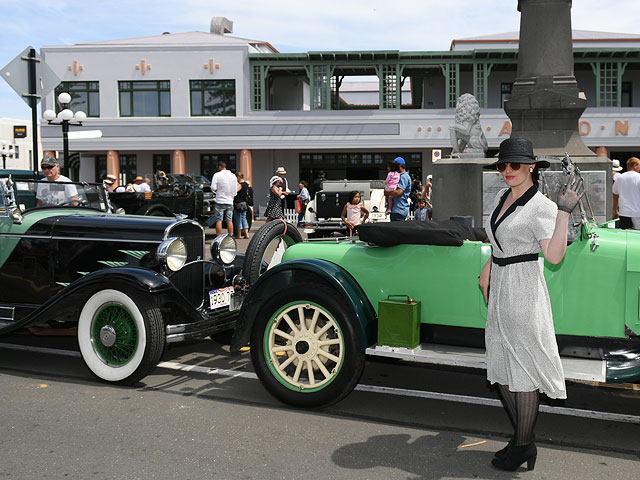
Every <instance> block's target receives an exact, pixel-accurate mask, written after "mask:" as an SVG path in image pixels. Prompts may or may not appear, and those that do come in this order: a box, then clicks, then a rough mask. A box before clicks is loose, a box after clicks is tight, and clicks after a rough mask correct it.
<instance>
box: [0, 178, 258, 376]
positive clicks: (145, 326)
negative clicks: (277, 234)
mask: <svg viewBox="0 0 640 480" xmlns="http://www.w3.org/2000/svg"><path fill="white" fill-rule="evenodd" d="M67 188H69V189H70V190H66V189H67ZM43 190H46V193H47V195H51V196H52V197H59V198H58V200H57V201H56V203H55V204H51V205H49V206H39V202H38V199H39V198H44V197H43V194H42V192H43ZM69 192H71V193H73V195H71V196H68V194H69ZM64 196H67V197H66V198H63V197H64ZM40 203H42V202H40ZM111 211H112V208H111V206H110V200H109V196H108V195H107V193H106V191H105V190H104V187H103V186H102V184H87V183H73V182H72V183H62V182H43V181H36V180H32V179H31V180H18V179H13V177H11V176H4V177H3V176H2V175H0V335H2V334H6V333H9V332H13V331H15V330H18V329H22V328H27V327H28V328H29V329H31V330H33V331H42V330H51V329H53V330H55V329H58V328H60V327H64V328H69V327H72V328H76V329H77V338H78V343H79V346H80V352H81V354H82V358H83V359H84V361H85V363H86V364H87V366H88V367H89V369H90V370H91V371H92V372H93V373H94V374H95V375H96V376H97V377H99V378H101V379H103V380H105V381H109V382H116V383H123V384H130V383H135V382H136V381H138V380H139V379H141V378H143V377H144V376H146V375H147V374H149V373H150V372H151V371H152V370H153V369H154V368H155V366H156V365H157V363H158V361H159V360H160V357H161V355H162V353H163V351H164V349H165V347H166V346H167V345H169V344H172V343H175V342H182V341H185V340H190V339H197V338H202V337H205V336H208V335H210V334H213V333H215V332H220V331H225V330H228V329H232V328H233V327H234V325H235V322H236V319H237V316H238V312H239V308H240V305H241V303H242V299H243V295H244V293H245V290H246V282H245V281H244V280H243V278H242V275H241V269H242V265H243V262H244V259H243V256H242V255H236V243H235V240H234V239H233V238H232V237H231V236H229V235H226V234H225V235H221V236H219V237H217V238H215V239H214V240H213V242H212V245H211V259H210V260H205V252H204V248H205V236H204V230H203V228H202V227H201V226H200V225H199V224H198V223H197V222H195V221H193V220H187V219H182V220H181V219H176V218H164V217H145V216H131V215H118V214H114V213H111Z"/></svg>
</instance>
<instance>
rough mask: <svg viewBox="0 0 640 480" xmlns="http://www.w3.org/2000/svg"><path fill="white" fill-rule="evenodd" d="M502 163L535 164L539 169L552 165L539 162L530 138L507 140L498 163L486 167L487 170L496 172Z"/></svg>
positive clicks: (503, 144) (543, 161)
mask: <svg viewBox="0 0 640 480" xmlns="http://www.w3.org/2000/svg"><path fill="white" fill-rule="evenodd" d="M502 163H535V164H537V165H538V168H548V167H549V166H550V165H551V164H550V163H549V162H547V161H546V160H538V157H536V156H535V155H534V154H533V144H532V143H531V140H529V139H528V138H523V137H518V138H507V139H506V140H504V141H503V142H502V143H501V144H500V153H499V154H498V161H497V162H494V163H492V164H490V165H485V166H484V167H482V168H484V169H486V170H495V169H496V167H497V166H498V165H500V164H502Z"/></svg>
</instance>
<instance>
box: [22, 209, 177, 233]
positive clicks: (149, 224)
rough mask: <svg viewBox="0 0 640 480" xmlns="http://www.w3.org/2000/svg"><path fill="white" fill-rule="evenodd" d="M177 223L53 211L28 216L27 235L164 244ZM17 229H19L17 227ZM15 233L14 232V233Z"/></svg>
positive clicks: (151, 218)
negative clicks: (124, 238)
mask: <svg viewBox="0 0 640 480" xmlns="http://www.w3.org/2000/svg"><path fill="white" fill-rule="evenodd" d="M175 221H176V219H173V218H171V219H169V218H158V217H142V216H134V215H116V214H109V213H96V212H80V211H78V210H73V211H70V212H68V213H67V212H55V213H53V214H52V213H51V211H49V212H48V215H47V214H44V212H32V213H29V214H27V215H25V216H24V221H23V223H22V225H20V226H21V227H23V228H24V230H23V233H28V234H31V235H38V236H55V237H72V238H76V239H79V240H81V239H87V240H89V239H92V238H96V237H99V238H100V239H103V240H104V239H114V240H115V239H122V238H123V236H126V238H127V239H130V240H150V241H160V240H162V237H163V236H164V232H165V230H166V229H167V227H169V226H170V225H171V224H172V223H174V222H175ZM14 227H17V225H14ZM12 230H14V229H12Z"/></svg>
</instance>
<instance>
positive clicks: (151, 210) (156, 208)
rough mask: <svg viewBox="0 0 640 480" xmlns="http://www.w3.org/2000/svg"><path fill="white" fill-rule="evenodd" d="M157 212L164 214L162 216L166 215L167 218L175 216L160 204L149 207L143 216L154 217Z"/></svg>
mask: <svg viewBox="0 0 640 480" xmlns="http://www.w3.org/2000/svg"><path fill="white" fill-rule="evenodd" d="M155 212H160V213H162V215H164V216H165V217H173V216H175V215H174V214H173V213H172V212H171V210H169V208H167V207H166V206H165V205H162V204H159V203H154V204H153V205H149V206H148V207H147V208H146V209H145V210H144V212H141V214H142V215H152V214H153V213H155Z"/></svg>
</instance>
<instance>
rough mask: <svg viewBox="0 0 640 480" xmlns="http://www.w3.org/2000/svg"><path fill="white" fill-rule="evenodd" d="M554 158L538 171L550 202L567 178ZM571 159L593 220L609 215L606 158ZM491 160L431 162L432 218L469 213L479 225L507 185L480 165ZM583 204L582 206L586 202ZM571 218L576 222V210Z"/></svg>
mask: <svg viewBox="0 0 640 480" xmlns="http://www.w3.org/2000/svg"><path fill="white" fill-rule="evenodd" d="M556 158H557V159H555V158H553V159H552V158H549V157H545V160H548V161H549V162H550V163H551V167H549V168H547V169H544V170H542V177H543V178H541V180H540V186H541V190H542V191H543V193H545V194H547V195H548V196H549V198H551V199H552V200H554V201H555V200H556V197H557V194H558V188H559V187H560V185H562V184H563V183H564V182H565V179H566V178H567V177H566V176H565V175H563V174H562V173H561V171H562V164H561V160H562V158H561V157H556ZM572 160H573V162H574V163H575V164H576V165H578V168H579V169H580V171H581V172H582V173H583V177H584V178H585V189H586V191H587V194H588V195H589V200H590V202H591V207H592V209H593V213H594V216H595V218H596V221H597V222H604V221H605V220H607V219H610V218H612V204H613V202H612V200H613V197H612V191H611V187H612V184H613V180H612V176H611V160H609V159H608V158H606V157H572ZM495 161H496V159H495V158H476V159H470V158H460V159H456V158H452V159H447V160H441V161H439V162H437V163H434V164H433V179H432V182H433V193H432V195H431V203H432V205H433V219H434V220H449V219H450V218H451V217H454V216H472V217H473V219H474V226H476V227H482V226H483V220H484V218H485V217H486V216H487V215H489V214H490V213H491V212H490V210H491V208H492V207H493V201H494V199H495V196H496V194H497V192H499V191H500V190H501V189H502V188H507V185H506V184H505V183H504V181H503V180H502V176H501V175H500V174H499V173H498V172H496V171H492V170H485V169H483V168H482V167H483V166H485V165H489V164H491V163H494V162H495ZM545 172H546V173H545ZM543 180H544V181H543ZM583 203H584V205H585V209H586V203H585V202H583ZM587 213H588V212H587ZM573 217H574V220H575V221H579V213H578V210H577V209H576V210H575V211H574V214H573Z"/></svg>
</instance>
